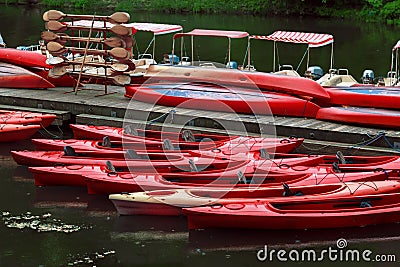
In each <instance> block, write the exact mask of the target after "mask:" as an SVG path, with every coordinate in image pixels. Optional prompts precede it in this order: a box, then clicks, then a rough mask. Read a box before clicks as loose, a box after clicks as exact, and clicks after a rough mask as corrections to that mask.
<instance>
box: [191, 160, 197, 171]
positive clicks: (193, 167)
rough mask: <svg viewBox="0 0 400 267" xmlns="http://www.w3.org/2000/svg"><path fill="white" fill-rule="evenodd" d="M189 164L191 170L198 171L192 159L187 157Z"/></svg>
mask: <svg viewBox="0 0 400 267" xmlns="http://www.w3.org/2000/svg"><path fill="white" fill-rule="evenodd" d="M189 166H190V171H191V172H198V171H199V170H198V169H197V166H196V164H195V163H194V161H193V160H192V159H189Z"/></svg>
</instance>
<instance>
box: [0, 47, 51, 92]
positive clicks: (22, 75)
mask: <svg viewBox="0 0 400 267" xmlns="http://www.w3.org/2000/svg"><path fill="white" fill-rule="evenodd" d="M3 49H4V48H2V49H0V51H1V50H3ZM0 87H3V88H24V89H25V88H26V89H28V88H32V89H45V88H54V85H53V84H52V83H50V82H49V81H47V80H46V79H44V78H43V77H41V76H39V75H37V74H35V73H33V72H31V71H29V70H26V69H24V68H22V67H19V66H16V65H12V64H7V63H2V62H0Z"/></svg>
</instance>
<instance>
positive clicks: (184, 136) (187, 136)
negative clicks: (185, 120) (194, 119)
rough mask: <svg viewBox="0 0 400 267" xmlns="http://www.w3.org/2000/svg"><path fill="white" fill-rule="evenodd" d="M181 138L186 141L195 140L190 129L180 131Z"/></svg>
mask: <svg viewBox="0 0 400 267" xmlns="http://www.w3.org/2000/svg"><path fill="white" fill-rule="evenodd" d="M182 139H183V140H185V141H186V142H195V141H196V139H195V137H194V134H193V133H192V131H191V130H184V131H182Z"/></svg>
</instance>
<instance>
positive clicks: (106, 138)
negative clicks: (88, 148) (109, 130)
mask: <svg viewBox="0 0 400 267" xmlns="http://www.w3.org/2000/svg"><path fill="white" fill-rule="evenodd" d="M101 145H102V146H103V147H111V139H110V137H109V136H104V137H103V141H102V142H101Z"/></svg>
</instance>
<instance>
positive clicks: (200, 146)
mask: <svg viewBox="0 0 400 267" xmlns="http://www.w3.org/2000/svg"><path fill="white" fill-rule="evenodd" d="M302 141H303V139H302V138H301V139H300V138H299V139H298V138H282V139H278V138H268V139H267V138H266V139H264V140H262V139H261V138H260V141H259V142H256V143H252V144H248V143H249V142H248V141H244V143H243V144H240V145H237V143H236V144H235V143H230V142H229V141H228V142H221V143H220V144H214V143H212V144H207V143H204V142H200V143H199V142H194V143H193V144H191V143H189V142H186V143H180V144H178V145H176V146H174V150H168V149H167V148H166V147H165V146H164V144H163V143H162V142H142V141H140V142H133V141H130V142H129V141H126V142H121V141H110V142H109V143H107V144H106V143H104V141H93V140H80V139H66V140H59V139H58V140H57V139H32V143H33V144H35V146H36V150H42V151H61V150H63V149H64V147H65V146H71V147H72V148H74V149H75V150H77V151H102V150H112V151H122V150H126V149H134V150H136V151H148V152H162V151H171V152H172V151H176V152H186V153H190V152H193V154H196V153H197V152H196V151H198V150H212V151H215V153H214V154H215V155H213V156H214V157H215V156H217V152H219V154H224V155H229V154H234V153H238V152H242V150H243V149H241V148H242V147H244V146H247V147H246V148H247V150H250V151H257V150H260V149H261V148H264V149H265V150H266V151H267V152H269V153H274V152H275V153H290V152H292V151H293V150H294V149H295V148H297V147H298V146H300V144H301V143H302ZM201 154H202V153H201V152H198V153H197V155H201ZM221 156H222V155H221Z"/></svg>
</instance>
